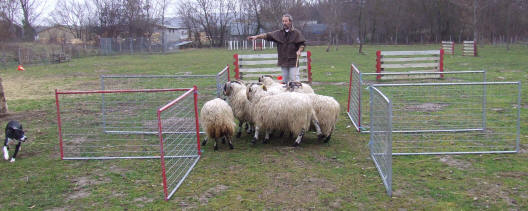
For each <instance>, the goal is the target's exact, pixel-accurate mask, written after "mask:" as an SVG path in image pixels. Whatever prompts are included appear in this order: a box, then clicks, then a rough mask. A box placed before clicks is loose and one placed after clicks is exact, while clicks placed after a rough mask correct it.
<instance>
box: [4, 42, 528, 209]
mask: <svg viewBox="0 0 528 211" xmlns="http://www.w3.org/2000/svg"><path fill="white" fill-rule="evenodd" d="M438 48H439V45H413V46H400V45H399V46H381V45H378V46H365V48H364V49H365V52H366V53H365V54H358V53H357V46H341V47H340V48H339V50H338V51H335V50H333V51H330V52H325V51H324V49H325V47H309V50H310V51H312V54H313V56H312V60H313V79H314V81H317V82H341V83H323V84H326V85H314V86H313V87H314V89H315V90H316V92H317V93H320V94H324V95H330V96H333V97H335V98H336V99H337V100H338V101H339V102H340V104H341V108H342V111H343V112H342V115H340V120H339V122H338V124H337V129H336V131H335V132H334V135H333V136H332V140H331V141H330V143H329V144H323V143H321V142H320V141H317V139H316V136H315V134H312V133H310V134H308V135H307V136H306V137H305V139H304V140H303V142H302V144H301V146H300V147H297V148H292V147H290V142H288V141H287V140H286V139H278V140H272V144H268V145H263V144H257V145H256V146H251V145H250V143H249V141H250V139H251V138H250V137H249V136H248V135H247V134H244V135H243V136H242V138H240V139H235V140H234V146H235V149H234V150H229V149H228V147H227V146H226V145H220V146H219V147H220V150H219V151H217V152H213V150H212V149H213V146H212V142H209V143H208V144H207V145H206V146H205V147H204V148H203V154H202V158H201V160H200V161H199V162H198V164H197V165H196V167H195V169H194V170H193V171H192V173H191V174H190V176H189V177H188V178H187V179H186V180H185V182H184V183H183V185H182V186H181V187H180V189H179V190H178V191H177V192H176V194H175V195H174V196H173V198H172V199H171V200H169V201H168V202H166V201H164V200H163V190H162V184H161V183H162V181H161V168H160V161H159V160H158V159H151V160H107V161H61V160H60V155H59V147H58V135H57V121H56V108H55V96H54V90H55V89H60V90H86V89H98V88H99V87H100V85H99V83H100V81H99V76H100V75H102V74H106V75H109V74H163V75H167V74H184V73H191V74H216V72H218V71H220V70H221V69H222V68H223V67H224V66H225V65H226V64H231V63H232V62H233V59H232V54H233V53H234V52H233V51H226V50H224V49H190V50H184V51H181V52H179V53H175V54H167V55H122V56H108V57H88V58H82V59H75V60H72V61H71V62H69V63H63V64H56V65H46V66H27V67H26V71H24V72H18V71H16V68H15V67H12V68H9V69H7V70H2V72H1V78H2V82H3V86H4V90H5V95H6V98H7V101H8V105H9V111H10V113H9V114H8V115H5V116H3V117H1V119H2V121H1V122H0V123H2V124H6V123H7V121H8V120H9V119H17V120H19V121H21V122H22V123H23V125H24V128H26V135H27V136H29V138H30V141H29V143H26V144H25V145H23V146H22V148H23V149H22V151H21V152H20V154H19V156H18V158H17V161H16V162H15V163H9V162H6V161H2V162H0V169H1V170H0V178H1V179H0V210H26V209H27V210H29V209H33V210H81V209H88V210H100V209H113V210H123V209H128V210H137V209H149V210H174V209H211V210H218V209H227V210H248V209H256V210H262V209H296V210H297V209H306V210H308V209H315V210H328V209H343V210H348V209H391V210H396V209H403V210H415V209H427V210H429V209H435V210H445V209H449V210H451V209H452V210H475V209H500V210H504V209H511V210H527V209H528V180H527V179H526V178H528V154H527V149H528V112H527V110H528V101H527V99H528V88H527V87H528V85H527V83H526V82H527V79H528V62H527V61H528V47H525V46H513V48H512V49H511V50H509V51H507V50H506V49H505V48H504V47H501V46H490V45H484V46H481V47H480V48H479V57H462V56H460V55H459V54H460V49H458V50H457V52H456V53H457V54H458V55H455V56H451V55H446V56H445V68H446V70H480V69H485V70H487V79H488V81H521V82H522V83H524V84H523V85H524V86H523V93H522V109H521V153H518V154H495V155H489V154H488V155H464V156H461V155H454V156H399V157H394V158H393V171H394V173H393V197H392V198H391V197H388V196H387V195H386V192H385V188H384V186H383V184H382V182H381V179H380V177H379V175H378V172H377V170H376V168H375V166H374V164H373V162H372V160H371V159H370V157H369V150H368V147H367V143H368V139H369V135H368V134H358V133H357V132H355V131H354V130H353V126H352V125H351V122H350V120H349V119H348V117H346V114H345V111H346V110H345V107H346V105H347V104H346V103H347V95H348V86H347V84H346V83H347V82H348V78H349V71H350V64H351V63H354V64H356V65H357V66H358V68H360V69H361V71H363V72H374V71H375V69H374V68H375V51H376V50H420V49H424V50H425V49H438ZM267 52H270V53H271V52H274V51H273V50H268V51H267ZM245 53H253V52H249V51H248V52H245ZM211 80H213V79H211ZM178 88H180V87H178ZM184 88H186V87H184Z"/></svg>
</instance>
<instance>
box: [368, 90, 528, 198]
mask: <svg viewBox="0 0 528 211" xmlns="http://www.w3.org/2000/svg"><path fill="white" fill-rule="evenodd" d="M369 89H370V119H371V122H370V123H371V124H370V126H371V127H370V129H371V131H370V142H369V148H370V152H371V156H372V159H373V161H374V163H375V165H376V168H377V169H378V172H379V174H380V176H381V178H382V181H383V184H384V185H385V188H386V190H387V194H388V195H389V196H390V195H391V194H392V155H441V154H483V153H518V152H519V150H520V114H521V113H520V112H521V84H520V82H480V83H479V82H468V83H421V84H377V85H372V86H370V87H369ZM483 99H484V100H483Z"/></svg>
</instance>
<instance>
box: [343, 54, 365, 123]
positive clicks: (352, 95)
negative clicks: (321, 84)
mask: <svg viewBox="0 0 528 211" xmlns="http://www.w3.org/2000/svg"><path fill="white" fill-rule="evenodd" d="M361 87H362V84H361V72H360V71H359V69H358V68H357V67H356V66H355V65H354V64H351V65H350V80H349V82H348V106H347V114H348V118H350V121H352V124H353V125H354V127H355V128H356V130H357V131H358V132H361V126H362V125H361V93H362V92H363V90H361Z"/></svg>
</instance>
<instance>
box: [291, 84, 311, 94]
mask: <svg viewBox="0 0 528 211" xmlns="http://www.w3.org/2000/svg"><path fill="white" fill-rule="evenodd" d="M286 90H287V91H292V92H300V93H306V94H315V92H314V90H313V89H312V86H310V85H309V84H306V83H301V82H298V81H290V82H288V85H287V86H286Z"/></svg>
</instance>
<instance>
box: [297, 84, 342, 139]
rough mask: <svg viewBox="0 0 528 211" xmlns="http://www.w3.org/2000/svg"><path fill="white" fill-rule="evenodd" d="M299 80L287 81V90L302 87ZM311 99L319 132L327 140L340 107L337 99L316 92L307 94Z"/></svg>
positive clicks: (333, 127)
mask: <svg viewBox="0 0 528 211" xmlns="http://www.w3.org/2000/svg"><path fill="white" fill-rule="evenodd" d="M299 84H300V83H299V82H293V83H292V82H290V83H288V88H289V89H288V91H298V90H299V89H302V85H299ZM307 95H308V96H309V97H310V100H311V101H312V107H313V109H314V111H315V114H316V116H317V120H319V126H320V127H321V132H322V134H323V136H324V137H326V138H325V140H324V142H325V143H326V142H328V141H329V140H330V137H331V136H332V132H333V131H334V130H335V125H336V123H337V118H338V116H339V112H341V108H340V105H339V103H338V102H337V100H335V99H334V98H333V97H330V96H324V95H318V94H307Z"/></svg>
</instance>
